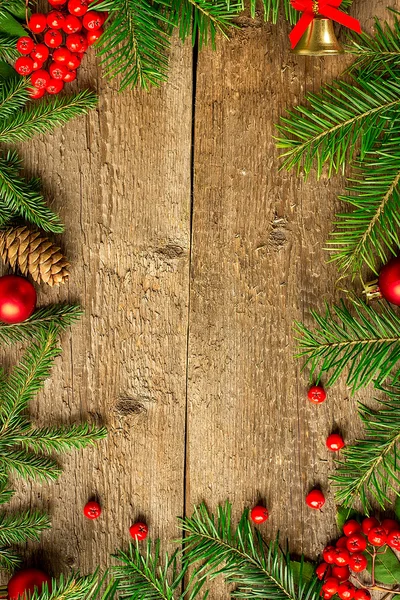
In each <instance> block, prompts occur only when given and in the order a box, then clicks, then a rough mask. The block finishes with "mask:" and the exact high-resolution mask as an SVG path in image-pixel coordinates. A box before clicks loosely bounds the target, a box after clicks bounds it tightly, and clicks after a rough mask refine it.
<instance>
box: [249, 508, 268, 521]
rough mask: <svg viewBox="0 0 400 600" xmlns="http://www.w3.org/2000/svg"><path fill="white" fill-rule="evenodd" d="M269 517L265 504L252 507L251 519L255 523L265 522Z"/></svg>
mask: <svg viewBox="0 0 400 600" xmlns="http://www.w3.org/2000/svg"><path fill="white" fill-rule="evenodd" d="M268 517H269V513H268V510H267V509H266V508H265V506H254V508H252V509H251V513H250V519H251V520H252V521H253V523H257V524H260V523H265V521H266V520H267V519H268Z"/></svg>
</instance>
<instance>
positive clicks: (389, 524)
mask: <svg viewBox="0 0 400 600" xmlns="http://www.w3.org/2000/svg"><path fill="white" fill-rule="evenodd" d="M381 527H383V529H384V530H385V531H386V533H387V534H389V533H390V532H391V531H393V530H394V529H399V524H398V522H397V521H395V520H394V519H383V521H382V523H381Z"/></svg>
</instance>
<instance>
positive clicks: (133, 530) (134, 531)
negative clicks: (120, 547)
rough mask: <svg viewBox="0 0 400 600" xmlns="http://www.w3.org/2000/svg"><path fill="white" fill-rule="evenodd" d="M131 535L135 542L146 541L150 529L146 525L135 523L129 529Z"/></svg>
mask: <svg viewBox="0 0 400 600" xmlns="http://www.w3.org/2000/svg"><path fill="white" fill-rule="evenodd" d="M129 533H130V534H131V537H133V539H134V540H139V541H140V540H145V539H146V538H147V534H148V533H149V528H148V527H147V525H146V523H140V522H138V523H134V524H133V525H131V527H129Z"/></svg>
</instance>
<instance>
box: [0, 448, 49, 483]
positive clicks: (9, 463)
mask: <svg viewBox="0 0 400 600" xmlns="http://www.w3.org/2000/svg"><path fill="white" fill-rule="evenodd" d="M0 468H1V469H2V470H3V471H5V472H7V473H10V472H11V473H14V474H15V475H19V476H20V477H22V478H24V479H28V478H31V479H36V480H39V481H45V480H46V479H50V480H52V481H55V480H56V479H58V477H59V476H60V475H61V468H60V467H59V466H58V465H57V463H56V462H55V460H53V459H52V458H49V457H47V456H38V455H35V454H32V453H31V452H24V451H23V450H15V451H7V452H2V453H0Z"/></svg>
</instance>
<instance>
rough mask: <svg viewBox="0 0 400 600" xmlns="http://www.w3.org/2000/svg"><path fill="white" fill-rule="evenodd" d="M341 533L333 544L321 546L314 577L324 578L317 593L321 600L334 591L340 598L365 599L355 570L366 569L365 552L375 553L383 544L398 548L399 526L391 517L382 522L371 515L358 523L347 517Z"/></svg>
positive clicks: (326, 598)
mask: <svg viewBox="0 0 400 600" xmlns="http://www.w3.org/2000/svg"><path fill="white" fill-rule="evenodd" d="M343 533H344V535H343V536H342V537H341V538H339V539H338V540H337V542H336V544H335V545H330V546H327V547H326V548H325V549H324V551H323V559H324V562H322V563H321V564H320V565H318V567H317V568H316V571H315V572H316V574H317V577H318V579H320V580H323V581H324V583H323V585H322V590H321V596H322V597H323V598H324V600H330V598H332V596H335V594H337V595H338V596H339V598H340V599H341V600H353V599H354V600H369V598H370V597H371V594H370V592H369V589H368V586H365V585H363V584H362V583H361V582H360V581H359V579H358V577H357V573H361V572H362V571H364V570H365V569H366V568H367V565H368V561H367V556H366V554H367V553H368V554H369V555H370V556H371V557H373V556H374V555H375V556H376V555H377V554H379V549H382V551H384V550H385V549H384V546H386V545H388V546H390V547H391V548H393V549H394V550H400V525H399V523H398V522H397V521H395V520H394V519H384V520H383V521H382V523H379V521H378V519H376V518H375V517H367V518H365V519H363V521H362V523H359V522H358V521H356V520H355V519H351V520H350V521H347V522H346V523H345V524H344V526H343ZM350 579H353V581H354V582H355V583H352V582H351V581H349V580H350ZM355 584H359V585H360V586H361V587H356V585H355ZM373 587H374V586H373V585H371V586H370V588H371V589H372V588H373Z"/></svg>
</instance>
